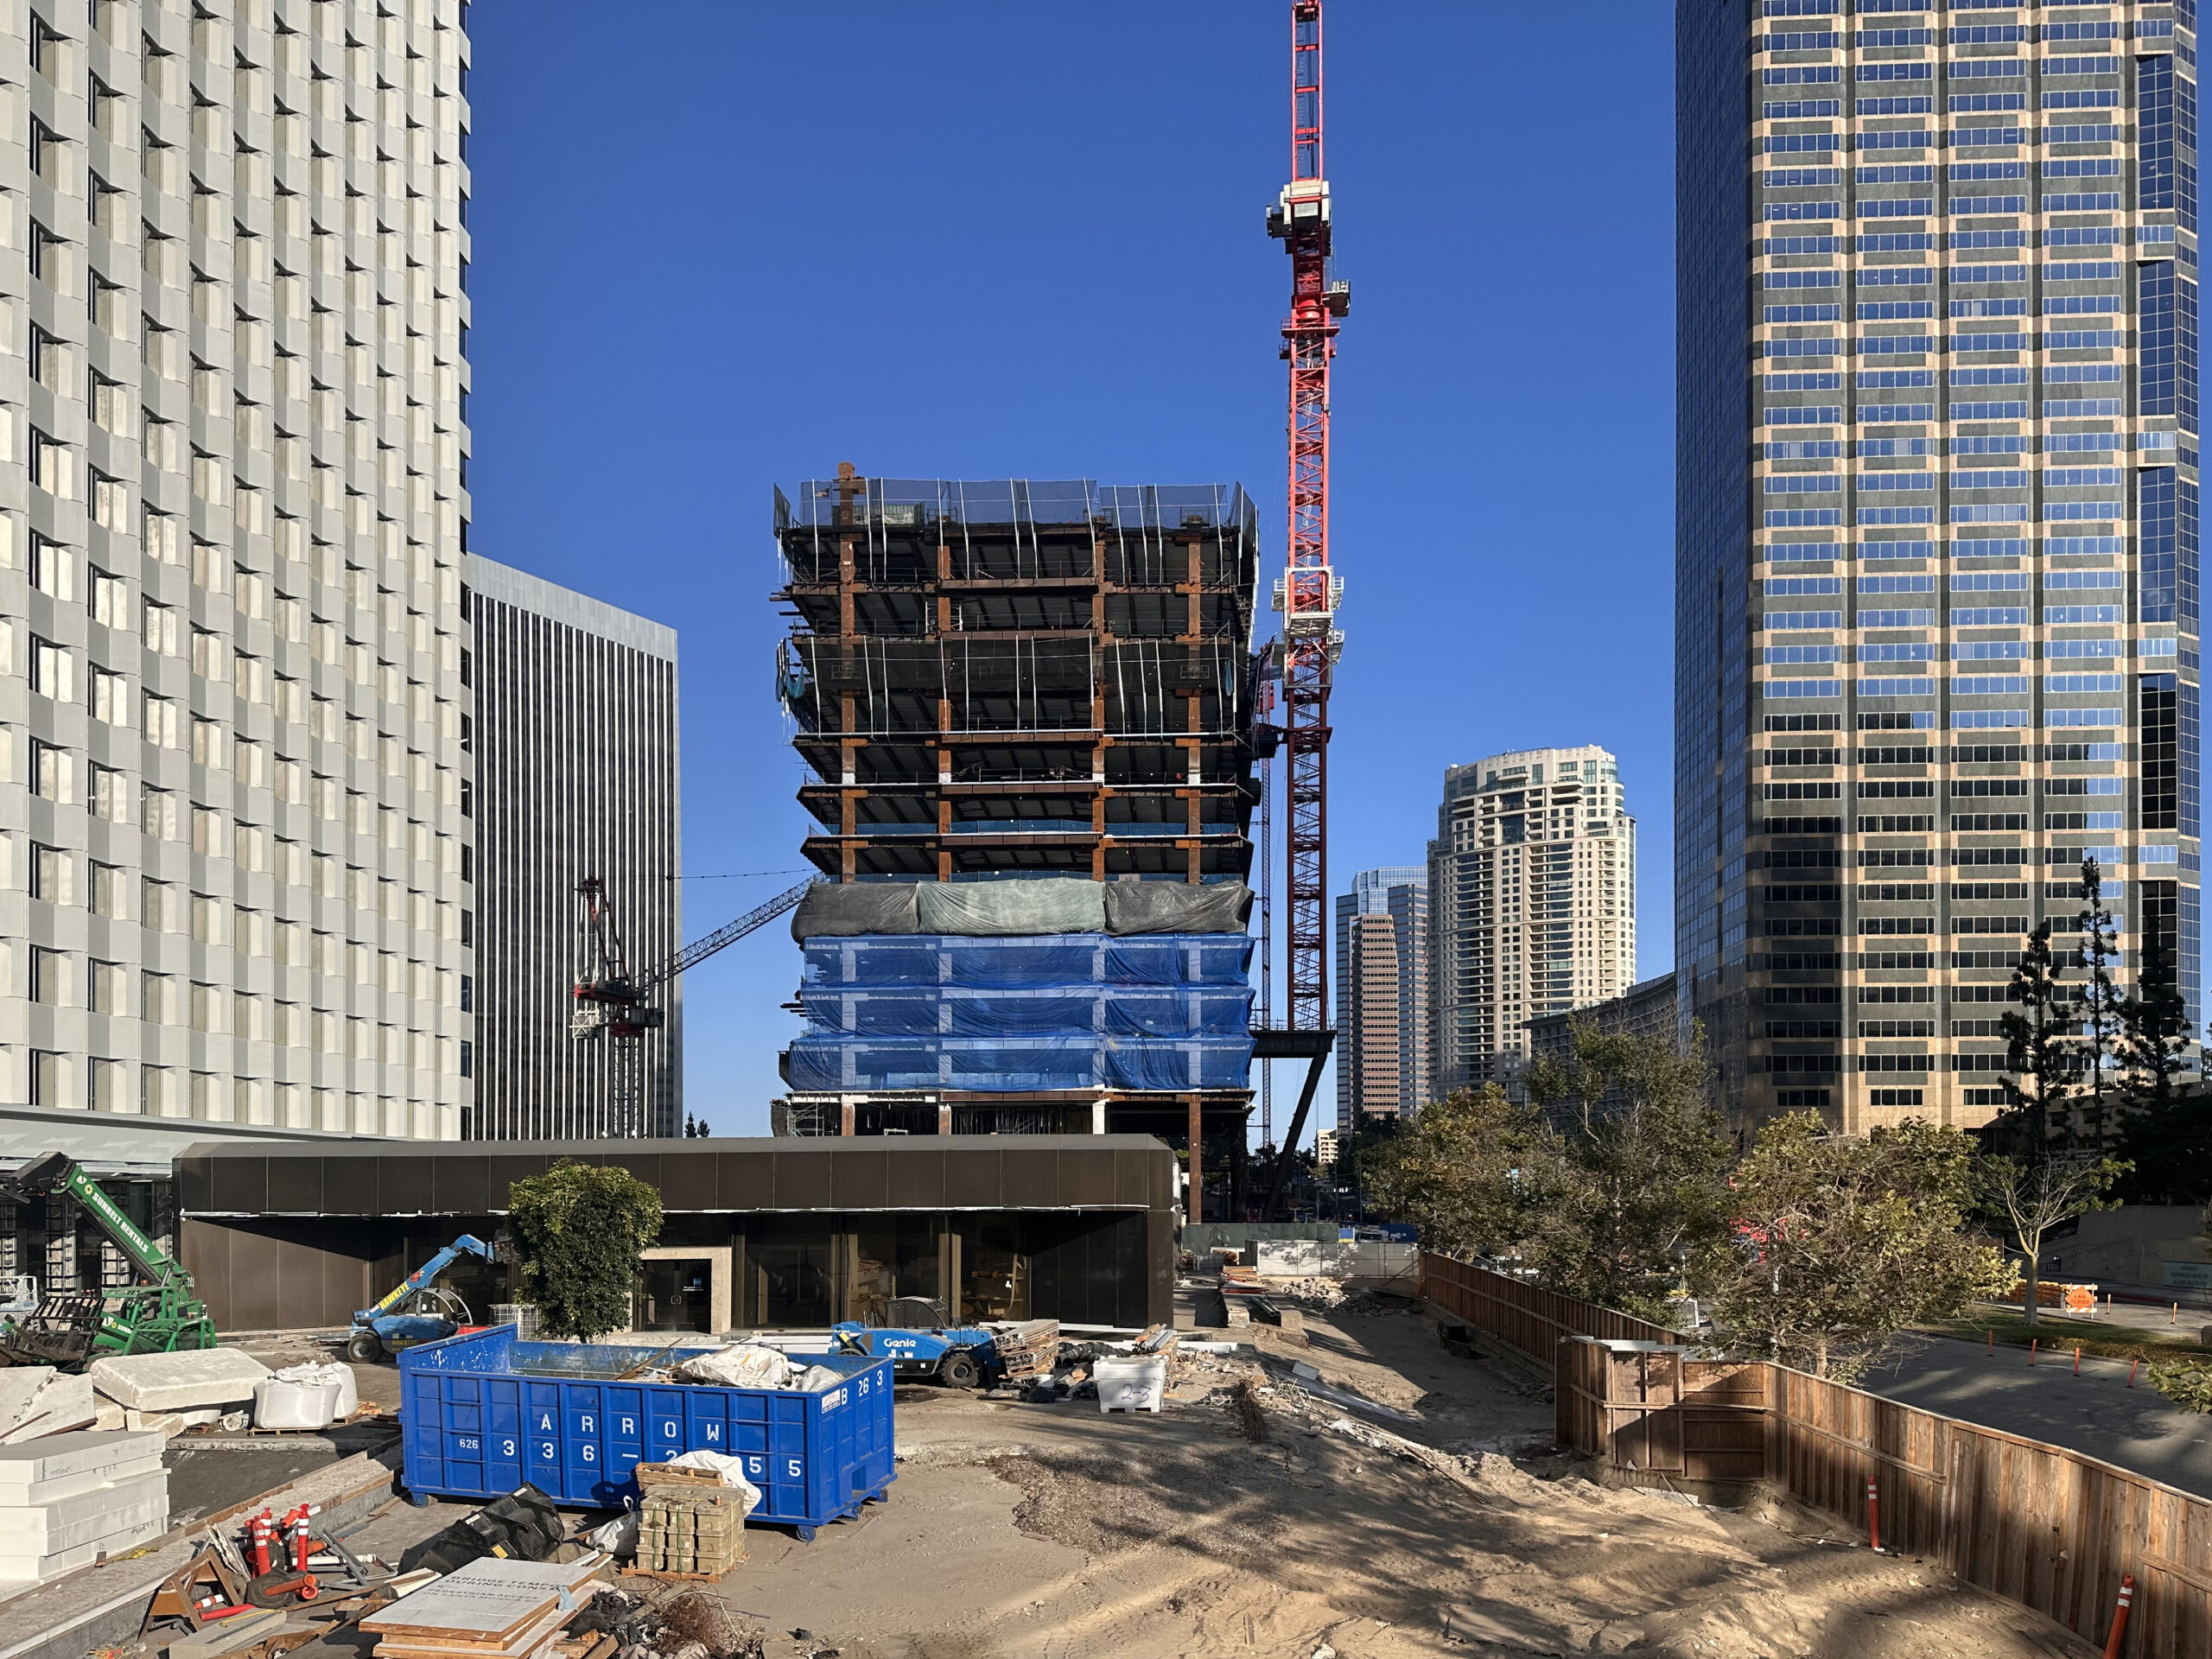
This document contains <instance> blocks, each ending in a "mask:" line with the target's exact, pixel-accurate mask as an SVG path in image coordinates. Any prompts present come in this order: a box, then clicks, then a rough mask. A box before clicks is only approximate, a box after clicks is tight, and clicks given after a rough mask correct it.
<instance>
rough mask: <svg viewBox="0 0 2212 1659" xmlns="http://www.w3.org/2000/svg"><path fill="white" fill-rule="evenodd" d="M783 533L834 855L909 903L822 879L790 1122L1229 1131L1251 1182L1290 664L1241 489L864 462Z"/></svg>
mask: <svg viewBox="0 0 2212 1659" xmlns="http://www.w3.org/2000/svg"><path fill="white" fill-rule="evenodd" d="M776 537H777V541H778V543H779V548H780V550H781V553H782V556H783V560H784V564H785V575H786V580H785V586H784V587H783V588H782V590H781V591H780V593H779V595H778V597H779V600H780V601H782V602H783V603H784V604H785V606H786V607H788V613H789V615H790V617H791V633H790V637H789V638H788V639H786V640H785V644H784V645H783V647H782V651H781V653H780V659H779V683H780V691H781V696H782V700H783V703H784V706H785V709H786V710H787V711H788V713H789V715H790V716H791V721H792V723H793V727H794V731H793V735H792V741H793V743H794V745H795V746H796V747H797V748H798V753H799V754H800V755H801V756H802V757H803V758H804V760H805V762H806V766H807V769H808V771H809V772H810V774H811V775H810V777H809V778H808V779H807V780H806V781H805V783H804V785H802V787H801V789H800V791H799V799H800V801H801V803H802V804H804V806H805V807H806V809H807V810H808V812H809V813H810V815H811V817H813V819H814V827H813V828H812V829H811V830H810V833H809V835H808V836H807V838H806V842H805V848H804V850H805V854H806V856H807V858H808V859H809V860H810V861H811V862H812V863H813V864H815V865H816V866H817V867H818V868H820V869H821V870H822V871H823V873H824V874H826V875H827V876H828V877H829V879H830V880H831V881H832V882H834V883H836V885H837V887H838V888H840V889H846V888H870V887H873V888H876V889H879V890H880V891H878V892H875V893H861V892H852V893H841V894H839V895H837V896H832V895H831V894H830V893H829V890H827V889H817V890H816V894H815V896H814V897H811V898H810V899H809V901H808V903H807V904H806V905H805V906H802V907H801V909H800V912H799V913H798V916H797V917H796V918H794V921H793V925H792V931H793V934H794V937H795V938H798V939H799V941H800V942H801V944H802V945H803V946H804V949H805V951H806V957H807V967H806V975H807V979H806V984H805V986H804V988H803V989H802V993H801V1004H802V1006H803V1007H804V1011H805V1013H806V1014H807V1017H808V1022H809V1026H808V1031H807V1033H806V1034H805V1035H804V1037H802V1038H801V1039H799V1041H798V1042H797V1043H795V1044H794V1045H793V1046H792V1049H791V1052H790V1053H789V1054H788V1055H787V1056H786V1057H785V1077H786V1081H788V1082H789V1083H790V1084H791V1088H792V1092H791V1096H789V1098H788V1099H787V1100H785V1101H784V1102H780V1103H778V1109H777V1114H776V1121H777V1125H778V1128H779V1130H781V1131H782V1132H785V1133H790V1134H800V1135H868V1134H886V1133H906V1134H1016V1133H1027V1134H1054V1133H1058V1134H1065V1133H1071V1132H1073V1133H1083V1132H1090V1133H1145V1134H1156V1135H1163V1136H1166V1137H1167V1138H1170V1139H1176V1140H1181V1139H1184V1138H1185V1137H1187V1136H1188V1135H1191V1134H1192V1130H1193V1128H1194V1127H1195V1126H1197V1125H1198V1124H1199V1123H1201V1122H1203V1125H1204V1128H1203V1135H1204V1138H1205V1141H1206V1142H1207V1143H1208V1149H1209V1151H1211V1148H1212V1147H1215V1146H1217V1147H1219V1149H1220V1150H1219V1153H1217V1154H1214V1155H1215V1156H1217V1157H1221V1158H1223V1160H1224V1162H1225V1163H1226V1164H1227V1165H1228V1166H1229V1167H1230V1170H1231V1171H1232V1172H1233V1173H1234V1174H1235V1176H1236V1178H1237V1179H1241V1176H1242V1172H1243V1157H1242V1156H1241V1155H1238V1156H1236V1157H1234V1158H1228V1157H1226V1156H1225V1154H1228V1153H1229V1152H1230V1149H1231V1148H1234V1149H1236V1151H1237V1152H1238V1153H1239V1154H1241V1152H1242V1148H1243V1143H1244V1119H1245V1116H1246V1114H1247V1113H1248V1111H1249V1107H1250V1103H1251V1091H1250V1089H1249V1082H1248V1078H1249V1062H1250V1057H1251V1039H1250V1035H1249V1016H1250V993H1249V977H1248V975H1249V960H1250V949H1251V947H1250V944H1249V940H1246V939H1244V938H1243V934H1244V918H1245V914H1246V912H1247V911H1248V910H1249V889H1248V888H1247V887H1245V885H1244V884H1245V881H1246V878H1247V877H1248V875H1249V873H1250V870H1251V868H1252V843H1251V840H1250V836H1249V828H1250V823H1251V815H1252V811H1253V808H1254V805H1255V802H1256V800H1257V798H1258V786H1257V784H1256V782H1255V778H1254V762H1255V733H1254V716H1255V705H1256V701H1257V695H1258V692H1259V687H1260V677H1261V667H1262V658H1261V657H1260V656H1259V655H1257V654H1255V652H1254V650H1253V648H1252V634H1253V620H1254V617H1253V610H1254V595H1255V582H1256V576H1257V565H1258V557H1257V539H1258V538H1257V534H1256V523H1255V512H1254V511H1253V508H1252V505H1251V503H1250V502H1249V499H1247V498H1246V496H1245V494H1244V493H1243V490H1242V489H1241V488H1238V487H1236V486H1197V487H1172V486H1125V487H1115V486H1099V485H1096V484H1093V483H1091V482H1090V481H1089V480H1075V481H1065V482H1050V483H1046V482H1029V481H1026V480H992V481H988V482H964V481H953V480H895V479H874V478H864V477H861V476H859V475H857V474H855V473H854V471H853V470H852V469H851V468H850V467H841V468H840V469H839V472H838V475H837V476H836V478H835V479H832V480H827V481H818V482H810V483H808V484H806V485H804V486H802V487H801V488H800V489H799V490H798V492H797V493H796V495H793V496H787V495H785V493H783V492H781V491H779V492H778V493H777V496H776ZM1052 877H1058V878H1060V880H1039V878H1052ZM1024 878H1029V880H1024ZM1070 878H1072V880H1070ZM1001 883H1011V884H1014V885H1012V886H1009V887H1007V889H1006V890H1005V891H1003V892H998V893H984V892H982V891H981V890H980V887H981V884H1001ZM1093 884H1096V886H1094V885H1093ZM1077 887H1082V888H1084V889H1085V890H1086V891H1087V892H1088V895H1089V896H1088V897H1087V898H1086V897H1085V895H1084V893H1081V892H1077V891H1075V889H1077ZM1102 887H1103V891H1100V890H1098V889H1099V888H1102ZM1177 889H1179V890H1180V891H1179V892H1177V891H1176V890H1177ZM823 929H834V930H835V931H831V932H824V931H822V930H823ZM1138 935H1141V936H1142V944H1143V945H1144V947H1145V948H1143V949H1139V948H1137V944H1138V940H1137V938H1136V936H1138ZM1230 936H1234V937H1235V938H1236V941H1237V942H1236V944H1233V945H1232V944H1230V943H1229V938H1230ZM867 940H878V941H880V942H881V945H880V949H877V950H869V949H867V948H865V947H864V945H862V944H860V943H858V942H861V941H867ZM1171 941H1173V942H1179V948H1178V946H1177V944H1171ZM925 942H933V943H929V944H925ZM894 993H895V994H894ZM1224 1198H1226V1199H1227V1200H1228V1201H1229V1202H1230V1204H1231V1205H1233V1206H1234V1205H1241V1202H1242V1198H1243V1195H1242V1193H1241V1192H1235V1193H1225V1194H1224Z"/></svg>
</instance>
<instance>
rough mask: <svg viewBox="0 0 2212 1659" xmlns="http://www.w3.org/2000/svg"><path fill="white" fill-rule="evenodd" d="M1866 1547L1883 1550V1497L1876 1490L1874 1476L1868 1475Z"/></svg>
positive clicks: (1879, 1552) (1876, 1551) (1876, 1550)
mask: <svg viewBox="0 0 2212 1659" xmlns="http://www.w3.org/2000/svg"><path fill="white" fill-rule="evenodd" d="M1866 1548H1869V1549H1871V1550H1872V1551H1873V1552H1874V1553H1875V1554H1881V1552H1882V1504H1881V1497H1880V1495H1879V1494H1878V1493H1877V1492H1876V1491H1875V1490H1874V1477H1873V1476H1872V1475H1869V1476H1867V1477H1866Z"/></svg>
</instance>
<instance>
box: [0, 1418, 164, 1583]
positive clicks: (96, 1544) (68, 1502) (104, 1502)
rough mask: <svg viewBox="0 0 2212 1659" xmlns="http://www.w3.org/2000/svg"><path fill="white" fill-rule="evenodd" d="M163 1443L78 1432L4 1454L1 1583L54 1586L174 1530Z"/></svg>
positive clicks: (125, 1434) (4, 1449) (0, 1461)
mask: <svg viewBox="0 0 2212 1659" xmlns="http://www.w3.org/2000/svg"><path fill="white" fill-rule="evenodd" d="M162 1444H163V1437H162V1435H161V1434H160V1433H156V1432H152V1431H141V1432H137V1433H132V1432H130V1431H128V1430H124V1431H120V1432H112V1431H103V1430H99V1429H78V1430H73V1431H71V1432H69V1433H62V1434H50V1435H48V1436H46V1437H44V1438H43V1439H41V1440H31V1441H28V1442H25V1443H23V1444H21V1445H16V1446H0V1583H22V1582H24V1581H27V1580H43V1579H48V1578H52V1577H54V1575H56V1574H57V1573H68V1572H73V1571H74V1570H75V1569H77V1568H78V1567H88V1566H90V1565H92V1563H93V1562H94V1561H97V1560H101V1559H102V1558H103V1557H105V1556H109V1555H113V1554H118V1553H119V1552H121V1551H123V1550H126V1549H129V1548H132V1547H134V1546H136V1545H137V1544H140V1543H143V1541H145V1540H147V1539H149V1538H151V1537H154V1536H156V1535H158V1534H160V1533H162V1532H165V1531H167V1530H168V1524H169V1496H168V1471H167V1470H165V1469H163V1468H162Z"/></svg>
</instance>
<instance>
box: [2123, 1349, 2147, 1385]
mask: <svg viewBox="0 0 2212 1659" xmlns="http://www.w3.org/2000/svg"><path fill="white" fill-rule="evenodd" d="M2141 1363H2143V1357H2142V1356H2141V1355H2137V1356H2136V1357H2134V1358H2133V1359H2131V1360H2129V1361H2128V1362H2127V1386H2128V1387H2129V1388H2131V1389H2132V1388H2133V1387H2134V1386H2135V1368H2136V1367H2137V1366H2138V1365H2140V1364H2141Z"/></svg>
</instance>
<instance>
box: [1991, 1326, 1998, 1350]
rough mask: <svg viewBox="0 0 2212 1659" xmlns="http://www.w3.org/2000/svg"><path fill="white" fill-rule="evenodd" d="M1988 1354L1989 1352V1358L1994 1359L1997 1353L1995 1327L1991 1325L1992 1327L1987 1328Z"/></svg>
mask: <svg viewBox="0 0 2212 1659" xmlns="http://www.w3.org/2000/svg"><path fill="white" fill-rule="evenodd" d="M1989 1352H1990V1356H1991V1357H1993V1358H1994V1357H1996V1353H1997V1327H1996V1326H1995V1325H1992V1326H1990V1327H1989Z"/></svg>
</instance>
